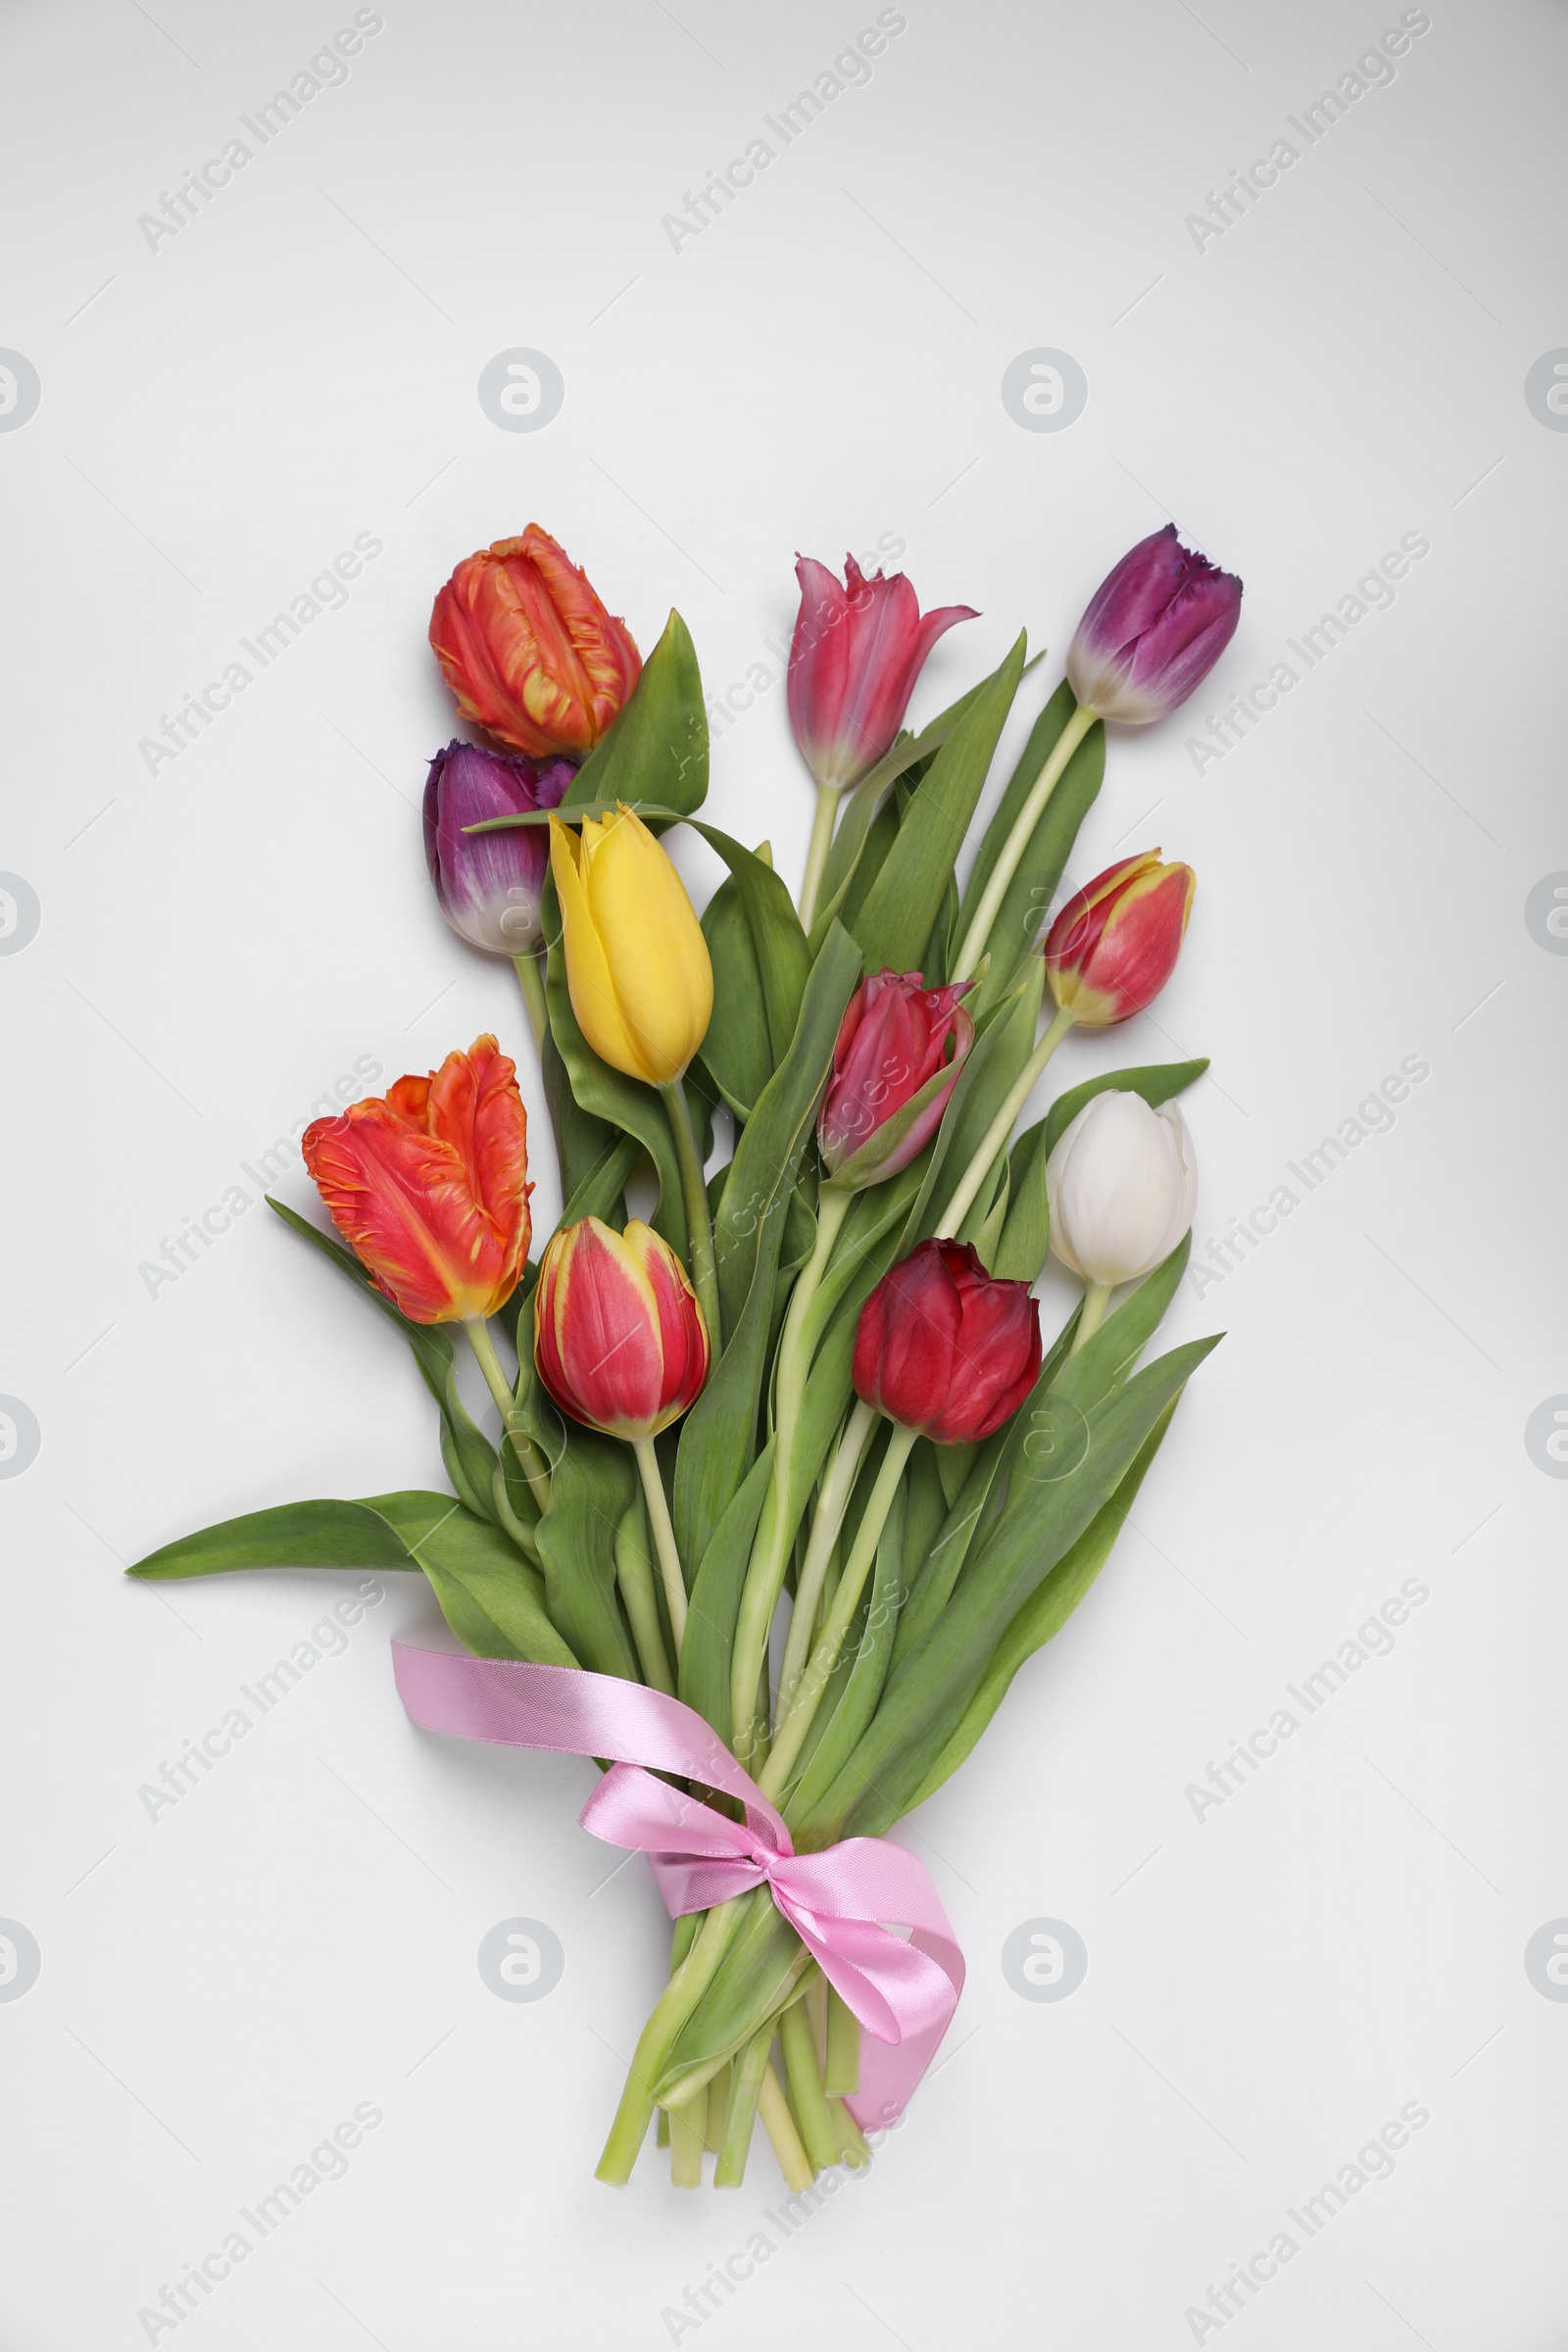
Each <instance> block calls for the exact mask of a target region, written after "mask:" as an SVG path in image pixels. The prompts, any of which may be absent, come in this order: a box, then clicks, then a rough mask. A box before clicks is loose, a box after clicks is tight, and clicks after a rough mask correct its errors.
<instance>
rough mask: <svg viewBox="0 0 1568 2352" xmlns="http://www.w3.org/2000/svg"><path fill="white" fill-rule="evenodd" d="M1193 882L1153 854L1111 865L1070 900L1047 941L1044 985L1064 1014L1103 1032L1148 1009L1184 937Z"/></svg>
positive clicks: (1184, 869) (1187, 872) (1186, 871)
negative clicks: (1047, 987)
mask: <svg viewBox="0 0 1568 2352" xmlns="http://www.w3.org/2000/svg"><path fill="white" fill-rule="evenodd" d="M1197 888H1198V876H1197V875H1196V874H1195V873H1194V871H1193V869H1192V867H1191V866H1190V865H1162V864H1161V863H1160V858H1159V852H1158V851H1157V850H1146V851H1145V852H1144V854H1143V855H1142V857H1139V858H1126V859H1125V860H1124V861H1123V862H1122V863H1121V864H1120V865H1108V866H1107V867H1106V868H1105V870H1104V872H1103V874H1097V875H1096V876H1095V878H1094V880H1093V881H1092V882H1089V883H1086V884H1085V886H1084V888H1083V889H1082V890H1080V891H1078V892H1076V893H1075V894H1074V896H1073V897H1072V898H1070V899H1069V900H1068V901H1067V904H1066V906H1065V907H1063V908H1062V910H1061V912H1060V913H1059V914H1058V915H1057V917H1056V919H1055V921H1054V923H1053V924H1052V926H1051V929H1050V930H1049V931H1048V932H1047V934H1046V945H1045V957H1046V978H1047V980H1048V981H1049V982H1050V984H1051V993H1052V995H1053V996H1054V998H1055V1000H1056V1004H1057V1005H1058V1006H1059V1007H1060V1009H1061V1011H1063V1012H1064V1013H1067V1014H1070V1016H1071V1018H1072V1019H1073V1020H1074V1021H1076V1022H1078V1023H1079V1025H1080V1026H1081V1027H1083V1028H1085V1029H1108V1028H1110V1027H1111V1026H1112V1024H1113V1023H1115V1022H1116V1021H1125V1020H1130V1019H1131V1018H1132V1015H1133V1014H1134V1013H1135V1012H1142V1011H1143V1009H1144V1007H1145V1005H1152V1003H1153V1001H1154V999H1155V998H1156V997H1157V996H1158V994H1159V992H1160V990H1161V989H1162V988H1163V987H1164V985H1165V983H1166V981H1167V980H1168V979H1169V978H1170V976H1171V973H1172V972H1173V971H1174V970H1175V968H1176V958H1177V956H1179V955H1180V954H1181V951H1182V941H1183V940H1184V939H1185V938H1186V936H1187V921H1188V917H1189V916H1190V915H1191V913H1192V911H1193V896H1194V893H1195V892H1196V891H1197Z"/></svg>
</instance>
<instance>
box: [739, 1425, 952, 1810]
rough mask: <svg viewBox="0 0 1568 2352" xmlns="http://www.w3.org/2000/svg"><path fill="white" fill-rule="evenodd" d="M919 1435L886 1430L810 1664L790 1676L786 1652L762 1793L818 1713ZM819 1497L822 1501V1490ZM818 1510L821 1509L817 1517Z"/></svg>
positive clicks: (779, 1778)
mask: <svg viewBox="0 0 1568 2352" xmlns="http://www.w3.org/2000/svg"><path fill="white" fill-rule="evenodd" d="M858 1411H859V1412H862V1413H865V1414H866V1415H867V1416H868V1417H869V1416H870V1411H871V1408H870V1406H869V1405H865V1404H862V1405H860V1406H858ZM918 1435H919V1432H918V1430H913V1429H905V1428H903V1427H901V1426H897V1425H896V1426H895V1427H894V1429H893V1430H892V1432H891V1433H890V1435H889V1438H888V1444H887V1451H886V1452H885V1453H884V1454H883V1456H882V1466H881V1468H880V1469H879V1470H878V1472H877V1474H876V1484H875V1485H874V1486H873V1487H872V1489H871V1493H870V1495H869V1497H868V1499H867V1501H866V1505H865V1509H864V1511H863V1513H862V1514H861V1518H860V1524H859V1526H858V1528H857V1530H856V1533H855V1543H854V1544H853V1546H852V1547H851V1551H850V1556H849V1558H848V1560H846V1562H845V1564H844V1572H843V1574H842V1575H841V1576H840V1578H839V1582H838V1590H837V1592H836V1593H834V1595H833V1605H832V1607H831V1608H830V1609H829V1610H828V1613H827V1622H826V1624H825V1625H824V1626H823V1628H822V1632H821V1636H820V1638H819V1640H818V1641H817V1642H816V1645H815V1647H814V1648H813V1649H812V1651H811V1653H810V1659H809V1664H807V1666H806V1667H805V1670H804V1672H801V1671H798V1672H797V1675H796V1678H795V1680H794V1681H793V1682H792V1680H791V1677H790V1662H789V1655H788V1652H786V1653H785V1660H784V1671H783V1674H782V1676H781V1677H780V1680H779V1691H778V1714H777V1718H776V1720H775V1722H774V1725H773V1748H772V1753H771V1754H770V1755H769V1757H768V1759H767V1765H766V1769H765V1770H764V1772H763V1773H762V1777H761V1780H760V1783H759V1786H760V1789H761V1790H762V1792H763V1794H764V1795H766V1796H772V1797H776V1796H777V1795H778V1794H779V1792H780V1790H781V1789H784V1787H785V1786H786V1785H787V1783H788V1781H789V1777H790V1774H791V1772H792V1771H793V1769H794V1765H795V1759H796V1757H797V1756H798V1755H799V1754H800V1752H801V1743H802V1741H803V1740H805V1738H806V1735H807V1733H808V1732H809V1730H810V1728H811V1720H812V1718H813V1716H814V1715H815V1713H816V1709H817V1704H818V1702H819V1700H820V1699H821V1696H822V1693H823V1691H825V1690H826V1689H827V1686H828V1682H829V1680H830V1678H831V1676H832V1673H833V1669H834V1667H835V1666H836V1665H837V1663H838V1655H839V1651H840V1650H841V1649H842V1648H843V1646H844V1639H845V1636H846V1635H847V1634H848V1632H849V1630H850V1627H851V1625H852V1623H853V1622H854V1618H855V1612H856V1609H857V1608H858V1606H859V1600H860V1594H861V1593H863V1592H864V1590H865V1580H866V1578H867V1577H868V1576H869V1574H870V1573H871V1564H872V1562H873V1561H874V1559H875V1558H876V1547H877V1545H878V1544H879V1543H880V1542H881V1540H882V1530H883V1527H884V1526H885V1525H886V1523H887V1516H888V1513H889V1511H890V1510H891V1509H892V1508H893V1502H894V1498H895V1496H896V1495H897V1494H898V1491H899V1485H900V1482H901V1480H902V1479H903V1477H904V1465H905V1463H906V1462H907V1460H908V1458H909V1451H910V1448H911V1447H912V1446H913V1444H914V1441H915V1439H916V1438H917V1437H918ZM846 1436H848V1432H846ZM857 1458H858V1457H857ZM837 1468H838V1465H837V1464H836V1463H835V1465H834V1469H835V1472H836V1471H837ZM823 1500H824V1503H825V1501H826V1495H825V1493H824V1496H823ZM820 1516H821V1515H820V1513H819V1514H818V1520H819V1523H820ZM811 1541H812V1544H815V1541H816V1530H815V1529H814V1528H813V1529H812V1531H811ZM805 1585H806V1578H805V1574H804V1572H803V1574H802V1578H801V1585H800V1589H799V1591H798V1593H797V1596H796V1603H795V1616H794V1618H793V1619H792V1620H791V1624H790V1632H791V1634H792V1635H793V1634H794V1631H795V1627H796V1625H797V1624H800V1623H801V1622H802V1621H803V1620H804V1622H805V1624H806V1627H807V1628H808V1633H809V1627H810V1622H811V1620H810V1616H809V1613H808V1609H807V1601H806V1593H805Z"/></svg>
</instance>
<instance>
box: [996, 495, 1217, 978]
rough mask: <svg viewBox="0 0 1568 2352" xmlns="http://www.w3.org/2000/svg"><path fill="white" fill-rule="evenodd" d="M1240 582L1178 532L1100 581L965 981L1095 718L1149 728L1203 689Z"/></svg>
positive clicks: (1167, 532)
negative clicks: (1067, 706)
mask: <svg viewBox="0 0 1568 2352" xmlns="http://www.w3.org/2000/svg"><path fill="white" fill-rule="evenodd" d="M1241 610H1242V583H1241V581H1240V580H1239V579H1237V577H1236V575H1235V573H1234V572H1229V571H1218V570H1216V569H1215V567H1214V565H1213V564H1210V563H1209V561H1208V559H1207V557H1206V556H1200V555H1195V554H1193V553H1191V552H1190V551H1189V550H1188V549H1187V548H1185V547H1183V546H1182V545H1181V543H1180V542H1179V540H1178V539H1177V537H1176V526H1175V524H1174V523H1167V525H1166V527H1165V528H1164V530H1162V531H1155V532H1154V534H1153V536H1152V538H1149V539H1145V540H1143V541H1141V543H1140V544H1139V545H1138V546H1137V547H1135V548H1134V549H1133V550H1132V552H1131V554H1129V555H1126V556H1124V557H1123V558H1122V560H1121V562H1120V563H1119V564H1117V566H1116V568H1115V570H1114V571H1113V572H1112V573H1111V574H1110V577H1109V578H1108V579H1106V580H1103V581H1102V583H1101V585H1100V587H1099V589H1098V590H1097V591H1096V593H1095V596H1094V597H1093V599H1092V600H1091V603H1090V606H1089V610H1088V612H1087V613H1085V614H1084V616H1083V619H1082V620H1081V621H1080V622H1079V624H1078V632H1077V635H1076V636H1075V637H1074V638H1073V641H1072V644H1071V645H1070V646H1069V647H1068V649H1067V682H1068V684H1069V685H1070V686H1071V688H1072V690H1073V693H1074V694H1075V695H1076V697H1077V699H1078V707H1077V709H1076V710H1075V711H1072V712H1071V714H1070V715H1069V717H1068V719H1067V723H1066V725H1065V726H1064V727H1063V728H1062V731H1061V733H1060V734H1059V735H1058V736H1057V738H1056V740H1055V742H1054V745H1053V746H1052V749H1051V753H1050V756H1049V758H1048V759H1047V760H1046V762H1045V765H1044V766H1043V767H1042V769H1041V771H1040V774H1039V776H1038V777H1037V778H1036V780H1035V782H1034V784H1033V785H1032V786H1031V788H1030V791H1029V793H1028V796H1027V797H1026V799H1025V801H1024V804H1023V806H1022V808H1021V809H1019V811H1018V814H1017V816H1016V817H1015V818H1014V820H1013V823H1012V827H1011V830H1010V831H1009V832H1008V835H1007V839H1006V841H1005V844H1004V846H1003V849H1002V853H1001V855H1000V857H999V858H997V860H996V862H995V864H994V865H993V867H992V869H991V873H990V875H989V877H988V879H987V882H986V886H985V889H984V891H983V892H982V893H981V896H980V902H979V904H978V906H977V907H975V910H974V913H973V915H972V916H971V917H970V920H969V923H968V926H967V928H966V930H965V932H964V935H963V938H962V940H961V942H960V943H959V947H958V951H957V954H956V956H955V957H954V959H953V977H954V979H955V980H966V979H968V977H969V975H970V974H971V973H972V972H973V971H975V970H976V969H977V968H978V965H979V962H980V958H981V956H983V955H984V954H985V952H986V945H987V941H988V940H989V938H990V934H991V928H992V925H993V924H994V923H995V921H996V919H997V916H998V914H999V912H1000V911H1001V907H1002V903H1003V900H1004V899H1005V896H1006V893H1007V889H1008V887H1009V885H1010V883H1011V881H1012V877H1013V875H1014V874H1015V873H1016V872H1017V870H1018V865H1019V861H1020V860H1021V858H1022V857H1023V854H1024V851H1025V850H1026V849H1027V848H1028V846H1029V843H1030V841H1031V839H1032V838H1033V835H1034V832H1035V828H1036V826H1037V825H1038V824H1039V822H1040V819H1041V816H1042V815H1043V814H1044V812H1045V808H1046V804H1047V802H1048V801H1049V800H1050V798H1051V795H1052V794H1053V792H1054V790H1055V788H1056V786H1057V784H1058V783H1059V782H1060V780H1061V778H1062V776H1063V775H1064V774H1065V773H1066V769H1067V764H1068V762H1069V760H1071V759H1072V756H1073V754H1074V752H1076V750H1077V749H1078V746H1079V745H1080V743H1082V742H1083V740H1084V738H1085V737H1086V736H1087V735H1088V733H1089V731H1090V729H1091V728H1092V727H1093V726H1094V724H1095V722H1096V720H1097V719H1104V718H1114V719H1119V720H1120V721H1121V722H1122V724H1123V725H1124V726H1146V725H1147V724H1148V723H1149V721H1150V720H1151V719H1155V718H1163V717H1164V716H1165V714H1166V712H1167V711H1174V710H1175V709H1176V706H1177V705H1178V703H1184V702H1185V701H1186V700H1187V697H1188V696H1189V695H1190V694H1191V693H1192V692H1193V691H1194V689H1195V688H1197V687H1198V686H1201V684H1202V682H1203V680H1204V678H1206V677H1207V675H1208V673H1209V671H1210V670H1211V669H1212V668H1213V666H1214V664H1215V662H1217V661H1218V660H1219V658H1220V656H1221V654H1222V653H1223V652H1224V651H1225V648H1226V647H1227V646H1228V645H1229V643H1230V641H1231V639H1232V637H1234V635H1235V634H1236V623H1237V621H1238V619H1239V618H1240V617H1241Z"/></svg>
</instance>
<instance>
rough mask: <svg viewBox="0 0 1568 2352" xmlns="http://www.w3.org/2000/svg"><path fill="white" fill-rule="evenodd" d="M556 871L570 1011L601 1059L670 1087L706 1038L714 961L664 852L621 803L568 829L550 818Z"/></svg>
mask: <svg viewBox="0 0 1568 2352" xmlns="http://www.w3.org/2000/svg"><path fill="white" fill-rule="evenodd" d="M550 870H551V872H552V874H553V875H554V876H555V883H556V890H557V893H558V895H559V897H560V900H561V944H562V952H563V954H564V956H565V959H566V982H567V986H568V987H569V989H570V991H571V1008H572V1011H573V1012H574V1013H575V1014H576V1016H577V1020H578V1024H579V1026H580V1027H581V1029H582V1033H583V1035H584V1037H585V1038H586V1039H587V1040H588V1043H589V1044H590V1045H591V1046H592V1048H593V1050H594V1052H595V1053H596V1054H598V1055H599V1057H600V1059H601V1060H602V1061H608V1062H609V1063H610V1064H611V1065H612V1067H613V1068H614V1069H617V1070H624V1072H625V1073H626V1075H627V1077H628V1078H640V1079H642V1080H643V1082H644V1083H645V1085H648V1086H668V1085H669V1084H670V1083H671V1082H672V1081H673V1080H674V1079H676V1078H678V1077H680V1075H681V1073H682V1072H683V1071H684V1070H685V1068H686V1065H687V1063H688V1062H689V1061H690V1060H691V1058H692V1055H693V1054H695V1053H696V1051H697V1049H698V1047H699V1046H700V1045H701V1044H702V1042H703V1039H704V1037H705V1036H706V1034H707V1031H708V1023H709V1017H710V1015H711V1012H712V1009H713V967H712V965H711V963H710V961H709V957H708V942H707V940H706V939H705V938H704V937H703V930H702V925H701V924H700V923H699V922H698V920H697V916H696V913H695V911H694V910H693V907H692V903H691V900H690V899H689V898H688V897H687V896H686V886H685V884H684V883H683V882H682V880H681V878H680V876H679V874H678V873H677V872H676V871H675V868H674V866H673V865H672V864H671V863H670V860H669V858H668V855H667V854H666V852H665V851H664V850H663V849H662V847H661V845H660V843H659V842H658V841H657V840H656V839H655V838H654V836H653V834H652V833H650V832H649V830H648V827H647V826H646V825H645V824H644V823H643V820H642V818H641V817H640V816H638V815H637V814H636V813H635V812H634V811H633V810H632V809H628V808H627V807H626V806H625V804H624V803H621V804H620V805H619V807H618V808H617V810H616V812H615V814H614V815H613V816H607V817H605V818H603V819H602V820H599V819H596V818H594V817H591V816H590V817H584V819H583V821H582V831H581V833H580V835H579V834H576V833H573V832H571V831H570V830H569V829H568V827H567V826H565V825H564V824H563V823H562V821H561V819H560V818H559V817H556V816H553V817H552V818H551V820H550Z"/></svg>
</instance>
